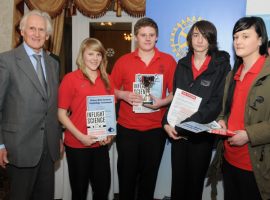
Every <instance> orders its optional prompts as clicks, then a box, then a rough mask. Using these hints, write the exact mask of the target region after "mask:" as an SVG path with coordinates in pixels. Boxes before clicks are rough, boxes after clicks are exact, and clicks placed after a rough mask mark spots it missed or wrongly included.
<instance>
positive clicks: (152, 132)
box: [112, 48, 176, 200]
mask: <svg viewBox="0 0 270 200" xmlns="http://www.w3.org/2000/svg"><path fill="white" fill-rule="evenodd" d="M154 50H155V55H154V57H153V58H152V60H151V61H150V63H149V64H148V66H146V64H145V63H144V62H143V61H142V60H141V58H140V57H139V55H138V49H136V50H135V52H132V53H129V54H126V55H124V56H122V57H121V58H120V59H119V60H118V61H117V62H116V64H115V66H114V68H113V71H112V78H113V82H114V85H115V88H116V89H118V90H120V89H121V87H122V85H123V87H124V88H123V90H124V91H130V92H132V91H133V82H135V75H136V74H139V73H140V74H153V75H154V74H156V73H157V74H158V75H161V74H162V75H163V88H162V90H163V91H162V99H164V98H165V97H166V91H167V89H168V90H169V92H172V89H173V74H174V71H175V67H176V62H175V60H174V59H173V57H172V56H170V55H168V54H165V53H162V52H159V51H158V49H157V48H155V49H154ZM166 109H167V108H166V107H162V108H160V111H158V112H153V113H135V112H133V107H132V106H131V105H130V104H128V103H127V102H125V101H121V104H120V111H119V118H118V125H117V137H116V144H117V150H118V175H119V189H120V199H124V200H128V199H132V198H134V190H135V182H136V178H137V175H138V173H140V181H139V194H138V198H139V199H151V198H152V199H153V195H154V190H155V184H156V179H157V173H158V169H159V165H160V161H161V158H162V155H163V150H164V145H165V141H166V134H165V133H164V131H163V130H162V124H161V120H162V117H163V115H164V113H165V112H166Z"/></svg>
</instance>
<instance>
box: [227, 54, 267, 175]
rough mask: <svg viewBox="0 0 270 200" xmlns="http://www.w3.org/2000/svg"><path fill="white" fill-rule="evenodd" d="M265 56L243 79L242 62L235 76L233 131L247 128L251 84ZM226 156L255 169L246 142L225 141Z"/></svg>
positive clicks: (242, 167)
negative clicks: (246, 116) (241, 76)
mask: <svg viewBox="0 0 270 200" xmlns="http://www.w3.org/2000/svg"><path fill="white" fill-rule="evenodd" d="M265 60H266V58H265V56H261V57H260V58H259V59H258V60H257V61H256V63H255V64H254V65H253V66H252V67H251V69H250V70H249V71H248V72H247V73H246V74H245V76H244V78H243V80H242V81H241V80H240V75H241V72H242V69H243V67H244V65H243V64H242V65H241V66H240V67H239V69H238V71H237V72H236V74H235V76H234V80H236V85H235V90H234V95H233V103H232V107H231V115H230V118H229V120H228V129H229V130H232V131H237V130H245V122H244V116H245V106H246V100H247V96H248V92H249V89H250V86H251V84H252V82H253V81H254V79H255V78H256V77H257V75H258V74H259V73H260V71H261V69H262V68H263V64H264V62H265ZM224 157H225V158H226V160H227V161H228V162H229V163H230V164H231V165H233V166H235V167H238V168H241V169H244V170H247V171H253V169H252V166H251V162H250V157H249V153H248V146H247V144H245V145H244V146H242V147H235V146H230V145H229V143H228V141H227V140H226V141H225V152H224Z"/></svg>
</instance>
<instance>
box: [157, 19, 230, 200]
mask: <svg viewBox="0 0 270 200" xmlns="http://www.w3.org/2000/svg"><path fill="white" fill-rule="evenodd" d="M187 40H188V45H189V52H188V54H187V56H186V57H184V58H182V59H181V60H179V62H178V65H177V68H176V71H175V74H174V82H173V94H175V91H176V89H177V88H179V89H182V90H184V91H186V92H189V93H192V94H194V95H196V96H199V97H201V98H202V101H201V104H200V107H199V109H198V111H197V112H195V113H194V114H193V115H192V116H191V117H189V118H187V119H186V120H184V121H183V122H188V121H195V122H198V123H202V124H207V123H210V122H212V121H214V120H215V119H216V117H217V116H218V115H219V113H220V112H221V105H222V99H223V91H224V85H225V79H226V76H227V74H228V73H229V71H230V70H231V66H230V59H229V58H230V56H229V54H228V53H227V52H225V51H219V50H218V47H217V31H216V28H215V26H214V25H213V24H212V23H211V22H208V21H198V22H196V23H195V24H194V25H193V26H192V28H191V29H190V31H189V33H188V36H187ZM167 114H168V111H167V112H166V113H165V115H164V117H163V121H162V123H163V127H164V129H165V130H166V132H167V133H168V135H169V137H170V141H171V143H172V149H171V151H172V152H171V155H172V157H171V159H172V189H171V199H172V200H179V199H189V200H191V199H194V200H198V199H201V198H202V192H203V184H204V180H205V175H206V172H207V169H208V166H209V163H210V160H211V156H212V150H213V143H214V140H215V135H211V134H209V133H206V132H203V133H200V134H193V133H192V132H190V131H187V130H185V129H181V128H179V127H177V126H175V128H173V127H172V126H170V125H169V124H168V121H167ZM187 136H188V137H187ZM182 137H184V138H185V139H183V138H182Z"/></svg>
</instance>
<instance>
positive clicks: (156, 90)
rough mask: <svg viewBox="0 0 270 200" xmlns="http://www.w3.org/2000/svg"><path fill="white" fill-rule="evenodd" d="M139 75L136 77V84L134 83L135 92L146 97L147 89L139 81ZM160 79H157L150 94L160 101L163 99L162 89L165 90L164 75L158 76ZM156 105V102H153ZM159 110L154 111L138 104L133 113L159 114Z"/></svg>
mask: <svg viewBox="0 0 270 200" xmlns="http://www.w3.org/2000/svg"><path fill="white" fill-rule="evenodd" d="M138 75H139V74H136V75H135V82H134V83H133V92H134V93H137V94H140V95H142V96H143V97H144V95H145V88H144V86H143V85H142V84H141V82H140V81H139V79H138ZM140 75H141V76H143V75H147V76H154V75H155V74H140ZM157 76H158V78H157V79H156V81H155V83H154V84H153V86H152V87H151V89H150V94H152V95H153V96H154V97H157V98H159V99H161V98H162V89H163V74H158V75H157ZM153 103H155V101H153ZM157 111H159V109H157V110H154V109H150V108H146V107H144V106H142V103H138V105H136V106H133V112H135V113H152V112H157Z"/></svg>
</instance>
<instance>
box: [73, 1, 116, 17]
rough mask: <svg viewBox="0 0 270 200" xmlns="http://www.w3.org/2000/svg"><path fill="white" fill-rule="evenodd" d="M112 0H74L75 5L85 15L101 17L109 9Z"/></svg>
mask: <svg viewBox="0 0 270 200" xmlns="http://www.w3.org/2000/svg"><path fill="white" fill-rule="evenodd" d="M112 1H113V0H73V6H75V7H76V8H77V9H78V11H80V12H81V13H82V14H83V15H84V16H87V17H89V18H99V17H102V16H103V15H104V14H105V13H106V12H107V11H108V8H109V7H110V5H111V4H112Z"/></svg>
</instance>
